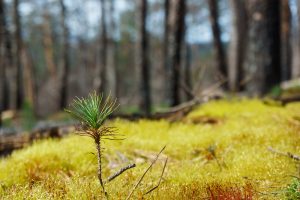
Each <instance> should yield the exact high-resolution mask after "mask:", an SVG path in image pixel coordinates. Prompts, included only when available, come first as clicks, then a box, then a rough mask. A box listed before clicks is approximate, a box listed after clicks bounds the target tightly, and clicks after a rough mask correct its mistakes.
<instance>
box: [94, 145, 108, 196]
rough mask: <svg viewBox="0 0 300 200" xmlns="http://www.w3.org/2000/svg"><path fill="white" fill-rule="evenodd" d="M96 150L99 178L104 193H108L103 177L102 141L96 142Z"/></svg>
mask: <svg viewBox="0 0 300 200" xmlns="http://www.w3.org/2000/svg"><path fill="white" fill-rule="evenodd" d="M95 144H96V150H97V158H98V179H99V182H100V185H101V187H102V190H103V193H104V194H105V196H106V195H107V194H106V191H105V187H104V183H103V179H102V160H101V159H102V155H101V146H100V141H98V142H96V143H95Z"/></svg>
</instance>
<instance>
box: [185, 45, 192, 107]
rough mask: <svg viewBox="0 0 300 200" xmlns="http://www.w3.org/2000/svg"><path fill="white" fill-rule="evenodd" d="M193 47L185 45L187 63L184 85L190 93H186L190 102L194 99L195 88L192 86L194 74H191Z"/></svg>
mask: <svg viewBox="0 0 300 200" xmlns="http://www.w3.org/2000/svg"><path fill="white" fill-rule="evenodd" d="M191 51H192V50H191V46H190V45H189V44H188V43H186V44H185V63H184V84H185V86H186V87H187V88H186V89H187V90H188V91H185V95H186V98H187V100H188V101H190V100H192V99H193V98H194V97H193V96H192V93H193V86H192V72H191V60H192V52H191Z"/></svg>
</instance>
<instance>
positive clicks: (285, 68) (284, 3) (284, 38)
mask: <svg viewBox="0 0 300 200" xmlns="http://www.w3.org/2000/svg"><path fill="white" fill-rule="evenodd" d="M280 3H281V81H286V80H289V79H291V75H292V70H291V69H292V68H291V62H292V59H291V54H292V50H291V48H292V47H291V9H290V5H289V0H281V1H280Z"/></svg>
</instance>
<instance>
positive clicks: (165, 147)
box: [126, 146, 166, 200]
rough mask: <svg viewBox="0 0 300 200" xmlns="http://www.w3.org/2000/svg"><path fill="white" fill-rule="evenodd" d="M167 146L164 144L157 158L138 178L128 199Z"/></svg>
mask: <svg viewBox="0 0 300 200" xmlns="http://www.w3.org/2000/svg"><path fill="white" fill-rule="evenodd" d="M165 148H166V146H164V147H163V148H162V149H161V150H160V152H159V153H158V154H157V155H156V158H155V159H154V160H153V161H152V162H151V164H150V166H149V167H148V168H147V169H146V171H145V172H144V173H143V175H142V176H141V177H140V179H139V180H138V182H137V183H136V184H135V185H134V187H133V188H132V190H131V192H130V193H129V195H128V196H127V198H126V200H128V199H130V197H131V196H132V194H133V192H134V191H135V190H136V188H137V187H138V186H139V184H140V183H141V182H142V180H143V179H144V177H145V175H146V174H147V173H148V171H149V170H150V169H151V168H152V166H153V165H154V164H155V162H156V161H157V159H158V157H159V156H160V154H161V153H162V152H163V151H164V150H165Z"/></svg>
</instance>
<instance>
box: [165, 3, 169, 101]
mask: <svg viewBox="0 0 300 200" xmlns="http://www.w3.org/2000/svg"><path fill="white" fill-rule="evenodd" d="M164 10H165V19H164V29H165V30H164V39H163V59H164V60H163V65H164V66H163V69H164V77H165V93H166V99H167V100H168V99H169V96H170V92H169V91H170V65H169V62H170V57H169V37H170V36H169V32H170V24H169V23H170V20H169V18H170V0H165V2H164Z"/></svg>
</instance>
